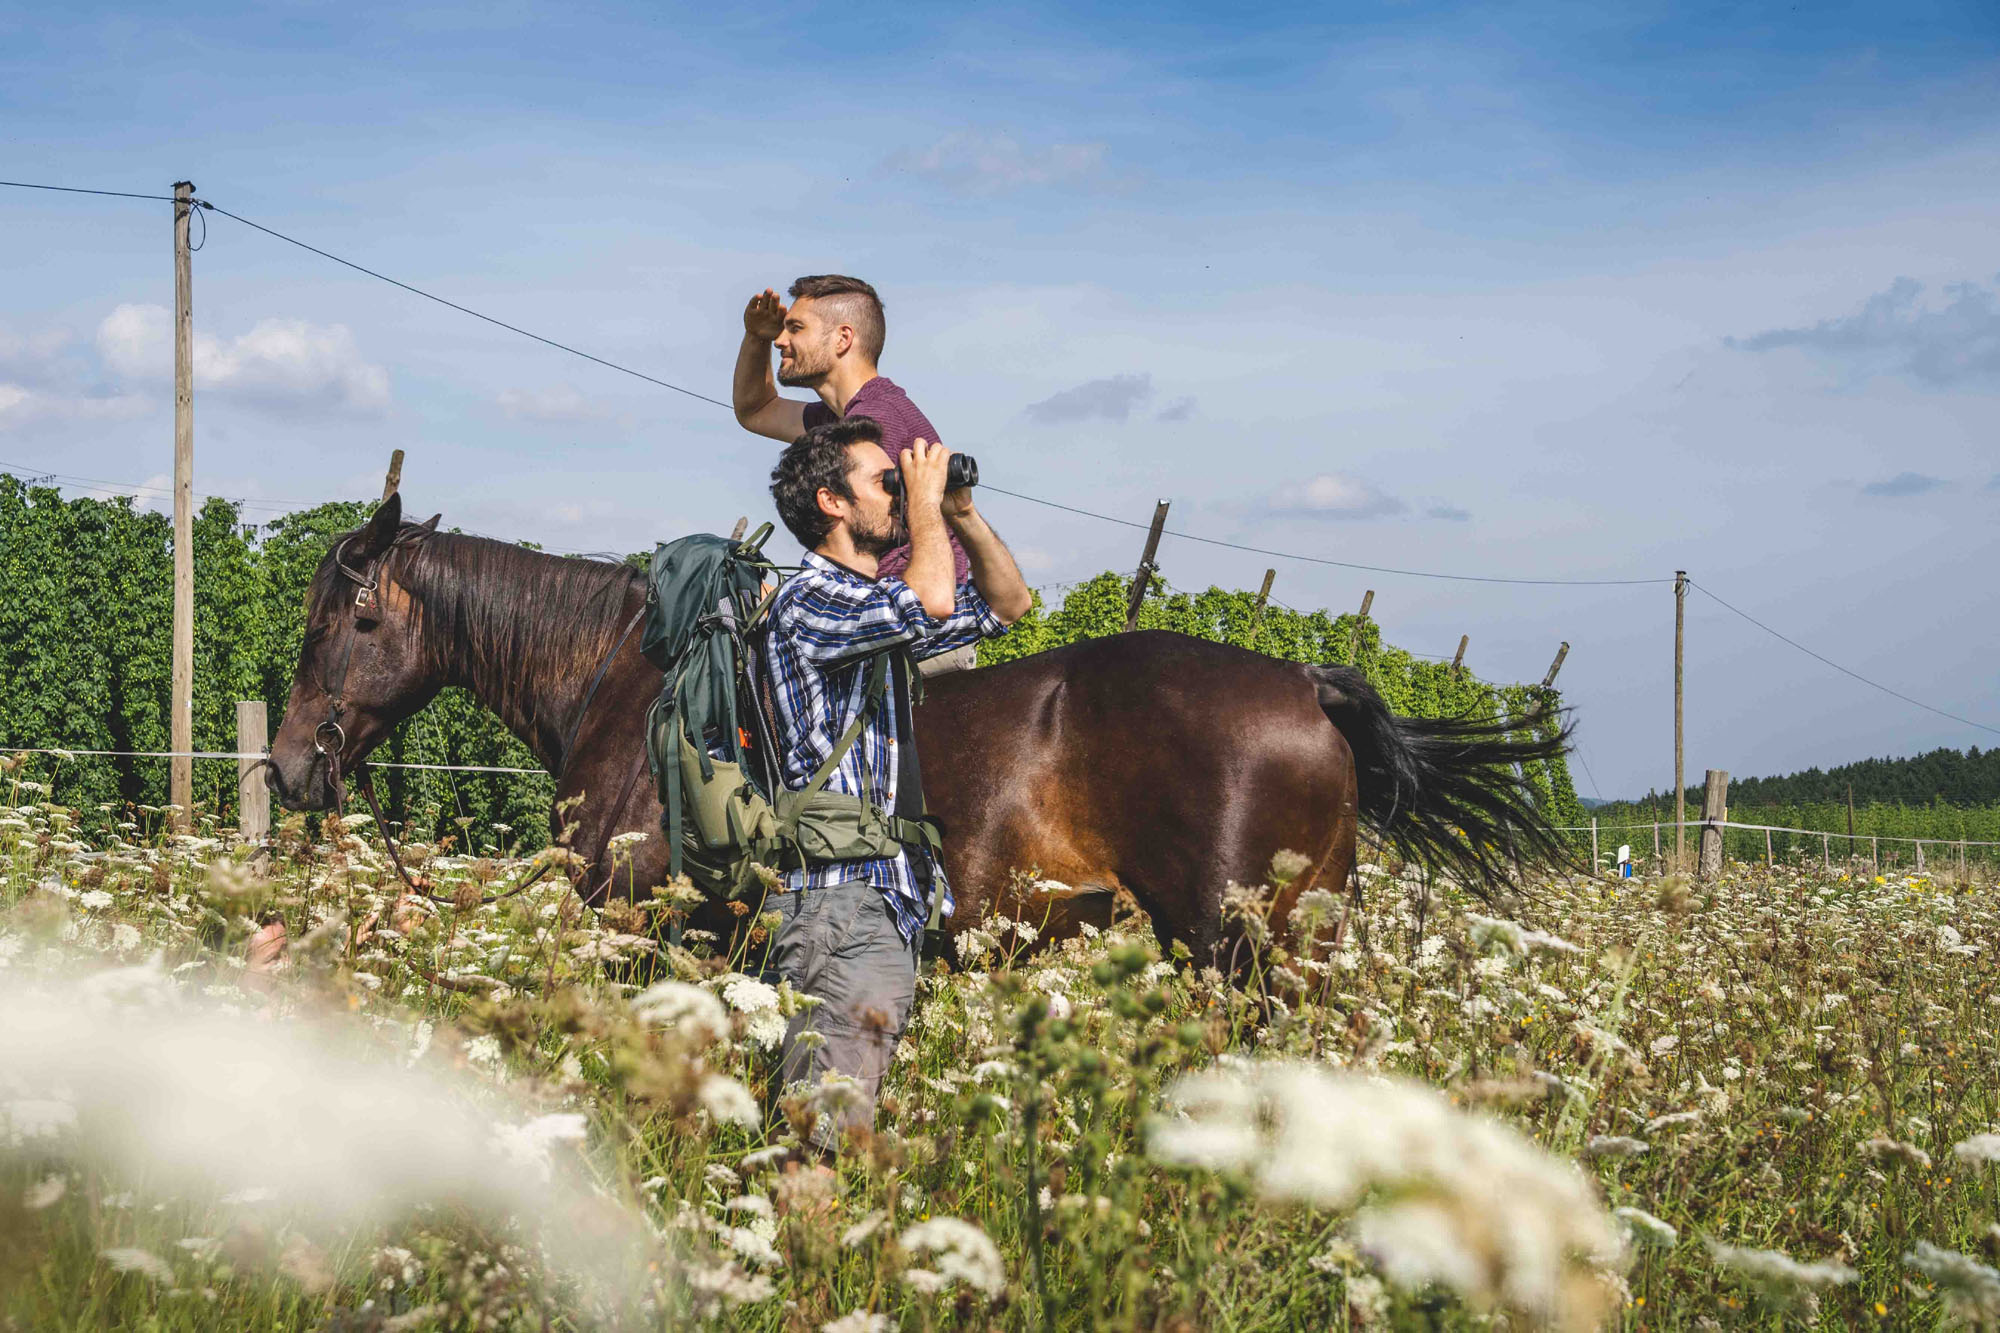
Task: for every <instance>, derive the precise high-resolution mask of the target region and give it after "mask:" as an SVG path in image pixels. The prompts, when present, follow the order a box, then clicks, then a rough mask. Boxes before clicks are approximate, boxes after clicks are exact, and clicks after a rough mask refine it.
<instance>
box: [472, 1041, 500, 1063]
mask: <svg viewBox="0 0 2000 1333" xmlns="http://www.w3.org/2000/svg"><path fill="white" fill-rule="evenodd" d="M465 1058H466V1059H468V1060H470V1061H472V1063H474V1064H476V1065H485V1066H487V1067H488V1068H492V1067H494V1066H497V1065H498V1064H499V1063H500V1039H499V1038H498V1037H496V1036H494V1035H492V1034H491V1033H488V1034H486V1035H485V1036H483V1037H474V1038H473V1039H472V1040H471V1041H468V1042H467V1043H465Z"/></svg>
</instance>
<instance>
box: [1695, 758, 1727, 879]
mask: <svg viewBox="0 0 2000 1333" xmlns="http://www.w3.org/2000/svg"><path fill="white" fill-rule="evenodd" d="M1728 822H1729V773H1728V770H1726V769H1720V768H1711V769H1709V770H1708V782H1707V786H1706V788H1705V789H1704V790H1703V792H1702V797H1701V877H1702V878H1703V879H1714V878H1715V877H1716V876H1717V875H1719V874H1721V873H1722V826H1723V825H1724V824H1726V823H1728Z"/></svg>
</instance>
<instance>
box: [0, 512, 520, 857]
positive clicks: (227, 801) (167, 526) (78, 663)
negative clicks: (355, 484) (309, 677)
mask: <svg viewBox="0 0 2000 1333" xmlns="http://www.w3.org/2000/svg"><path fill="white" fill-rule="evenodd" d="M372 508H373V506H371V505H369V504H367V503H363V502H357V501H336V502H334V503H330V504H324V505H320V506H319V507H317V508H314V509H308V510H302V511H300V512H298V513H294V514H288V515H286V516H285V517H283V518H280V519H278V520H276V521H275V522H273V523H270V524H267V525H265V526H263V527H262V528H258V527H254V526H250V525H246V524H244V523H242V522H241V521H240V520H239V518H238V515H237V512H236V508H235V506H233V505H231V504H228V503H227V502H225V501H221V500H211V501H209V502H208V503H207V504H206V505H204V506H203V507H202V509H201V511H200V513H199V514H198V515H197V516H196V518H195V525H194V559H195V658H194V748H195V749H196V750H220V751H233V750H234V749H235V748H236V701H237V700H239V699H262V700H264V702H265V704H266V705H267V707H268V709H269V712H270V718H271V725H272V726H273V728H275V727H276V726H277V725H278V720H279V718H280V716H281V715H282V713H283V710H284V706H285V698H286V695H287V694H288V693H289V692H290V689H291V682H292V672H293V669H294V668H295V667H296V665H297V663H298V651H299V643H300V640H301V639H302V638H303V637H304V633H305V608H306V602H305V597H306V587H307V585H308V584H310V583H311V581H312V576H313V571H314V570H315V569H316V568H318V566H319V562H320V559H321V557H323V556H324V555H325V554H326V551H327V547H328V546H329V545H330V544H331V543H332V540H333V538H334V537H335V536H336V535H338V534H340V533H343V532H347V531H350V530H352V529H354V528H356V527H358V526H360V524H361V523H362V522H363V521H364V520H365V519H366V518H367V516H368V514H369V513H370V512H371V510H372ZM0 579H3V580H4V584H0V586H4V587H5V588H6V590H7V593H6V596H5V597H0V682H4V685H5V688H4V689H0V745H6V746H28V747H64V748H69V749H76V750H155V751H157V750H165V749H167V748H168V745H169V742H170V739H171V737H170V734H169V732H170V727H169V718H168V695H169V692H170V688H171V684H172V669H173V664H172V651H173V650H172V642H173V640H172V631H173V525H172V523H171V522H170V521H169V520H168V519H167V518H166V517H165V516H164V515H161V514H155V513H147V512H144V511H141V510H138V509H135V508H134V507H133V505H132V502H131V501H130V500H129V499H114V500H94V499H88V498H83V499H67V500H66V499H64V498H63V496H62V494H61V493H60V492H59V491H57V490H55V489H53V488H50V487H35V486H28V485H25V484H23V483H22V482H20V481H18V480H16V479H15V478H13V477H10V476H6V475H4V474H0ZM377 757H378V760H379V761H394V762H399V763H429V764H446V763H451V764H487V765H494V766H502V767H519V768H533V767H535V761H534V757H533V756H532V755H530V754H529V753H528V750H527V747H526V746H524V745H522V744H521V743H520V742H519V741H518V740H516V739H515V738H514V737H513V736H512V735H510V734H509V733H508V732H507V731H506V729H505V728H503V727H502V726H501V725H500V723H499V721H498V720H497V719H495V718H494V717H493V716H492V715H491V714H489V713H487V712H486V711H485V710H484V709H483V708H481V707H480V706H479V705H478V704H477V703H475V702H474V701H473V700H472V698H471V697H470V696H468V695H466V694H465V693H464V692H463V691H458V690H447V691H445V693H444V694H442V695H440V696H439V698H438V699H437V701H436V702H435V703H433V704H432V705H431V706H430V707H429V708H427V709H425V710H424V711H423V712H422V713H419V714H418V715H417V716H416V717H414V718H412V719H410V720H409V721H408V722H406V723H404V724H403V725H402V726H401V727H399V728H397V730H396V732H395V734H394V735H393V736H392V737H391V738H390V740H389V742H388V743H387V744H386V745H384V746H383V747H382V750H381V751H380V752H379V754H378V756H377ZM167 770H168V765H167V763H166V761H164V760H160V759H147V758H124V757H105V756H92V755H79V756H77V757H76V758H75V759H73V760H67V759H60V758H56V757H52V756H35V757H34V758H33V759H32V760H31V761H30V765H29V771H30V772H33V773H34V774H35V775H37V776H38V777H40V778H41V779H42V780H44V781H48V782H50V783H51V784H52V785H53V786H54V788H55V796H56V799H58V800H61V801H63V802H65V803H67V804H70V805H74V806H76V807H78V808H79V809H81V810H82V811H83V812H84V814H85V817H86V818H87V819H88V820H90V821H91V822H92V826H93V827H101V826H103V825H105V824H108V823H110V822H112V821H113V820H116V819H118V818H121V817H124V815H125V813H126V812H127V810H128V808H129V807H133V806H144V805H150V806H160V805H164V804H165V803H166V801H167V781H168V771H167ZM194 773H195V782H194V795H195V803H196V807H197V810H198V811H199V812H201V813H205V814H210V815H213V816H214V817H216V818H217V819H218V820H219V821H221V822H223V823H230V822H233V821H234V819H235V815H236V811H235V805H236V765H235V763H234V762H233V761H229V760H196V761H195V768H194ZM380 786H381V788H382V791H383V795H384V796H385V797H387V798H388V800H389V802H390V806H391V810H392V812H393V813H392V814H391V818H398V819H402V820H405V821H407V822H408V823H410V824H411V825H412V831H413V832H417V833H425V832H430V833H440V832H451V831H455V830H456V828H457V827H458V826H457V822H456V821H457V819H458V818H459V817H461V816H464V817H469V818H470V819H472V820H474V821H477V823H478V824H479V825H480V826H482V827H484V826H485V825H487V824H490V823H493V822H495V821H498V822H501V823H505V824H509V825H511V826H513V827H514V828H516V829H519V830H521V835H520V841H521V843H522V845H524V846H528V847H535V846H539V845H540V844H541V843H542V842H543V841H544V840H545V839H546V832H545V831H546V829H547V826H548V802H549V798H550V796H551V794H552V792H553V786H552V784H551V782H550V780H549V779H548V777H547V776H546V775H543V774H534V775H507V774H468V773H440V772H429V771H419V770H406V769H386V770H383V771H382V773H381V775H380ZM475 850H476V849H475Z"/></svg>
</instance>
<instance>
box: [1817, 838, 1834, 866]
mask: <svg viewBox="0 0 2000 1333" xmlns="http://www.w3.org/2000/svg"><path fill="white" fill-rule="evenodd" d="M1819 863H1820V866H1821V867H1822V868H1823V869H1826V870H1832V869H1833V837H1832V835H1831V834H1826V833H1822V834H1820V835H1819Z"/></svg>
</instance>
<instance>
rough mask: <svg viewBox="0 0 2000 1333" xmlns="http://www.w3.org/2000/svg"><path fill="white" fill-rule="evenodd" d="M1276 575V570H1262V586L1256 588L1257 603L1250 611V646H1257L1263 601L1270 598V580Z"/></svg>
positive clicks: (1262, 626) (1261, 623)
mask: <svg viewBox="0 0 2000 1333" xmlns="http://www.w3.org/2000/svg"><path fill="white" fill-rule="evenodd" d="M1277 577H1278V571H1277V570H1275V569H1267V570H1265V571H1264V586H1263V587H1261V588H1259V589H1257V605H1256V607H1255V608H1253V609H1252V610H1251V612H1250V647H1251V648H1252V649H1253V650H1254V649H1255V648H1256V647H1257V634H1258V632H1259V631H1260V630H1262V629H1263V628H1264V603H1266V602H1268V601H1270V600H1271V580H1273V579H1275V578H1277Z"/></svg>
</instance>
